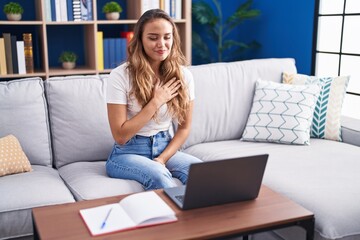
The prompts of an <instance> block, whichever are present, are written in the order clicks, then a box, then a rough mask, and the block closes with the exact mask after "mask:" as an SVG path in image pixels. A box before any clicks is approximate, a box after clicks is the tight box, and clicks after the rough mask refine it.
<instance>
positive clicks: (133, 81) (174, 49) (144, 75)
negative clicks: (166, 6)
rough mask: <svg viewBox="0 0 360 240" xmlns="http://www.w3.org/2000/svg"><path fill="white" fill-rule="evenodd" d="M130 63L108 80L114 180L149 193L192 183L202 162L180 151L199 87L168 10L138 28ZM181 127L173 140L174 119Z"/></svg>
mask: <svg viewBox="0 0 360 240" xmlns="http://www.w3.org/2000/svg"><path fill="white" fill-rule="evenodd" d="M128 55H129V57H128V60H127V62H126V63H124V64H122V65H120V66H118V67H117V68H115V69H114V70H113V71H112V72H111V73H110V76H109V79H108V92H107V103H108V104H107V106H108V118H109V123H110V128H111V132H112V135H113V137H114V139H115V144H114V147H113V150H112V152H111V154H110V156H109V158H108V160H107V163H106V171H107V174H108V175H109V176H110V177H113V178H121V179H131V180H136V181H138V182H139V183H141V184H142V185H143V186H144V188H145V190H149V189H159V188H167V187H174V186H176V184H175V182H174V181H173V178H172V177H175V178H178V179H179V180H180V181H181V182H182V183H183V184H186V181H187V176H188V170H189V166H190V164H192V163H196V162H200V160H199V159H197V158H195V157H193V156H190V155H187V154H185V153H182V152H179V151H178V149H179V148H180V146H181V145H182V144H183V143H184V142H185V140H186V138H187V137H188V135H189V132H190V127H191V116H192V108H193V99H194V83H193V78H192V75H191V73H190V72H189V70H187V69H186V68H184V67H182V65H184V64H185V57H184V55H183V54H182V52H181V49H180V38H179V34H178V32H177V28H176V26H175V24H174V22H173V21H172V19H171V18H170V17H169V16H168V15H167V14H166V13H165V12H164V11H162V10H159V9H152V10H149V11H147V12H145V13H144V14H143V15H142V16H141V17H140V19H139V21H138V22H137V24H136V25H135V28H134V37H133V38H132V40H131V41H130V43H129V47H128ZM173 118H175V119H177V121H178V128H177V131H176V133H175V134H174V137H173V138H171V136H170V134H169V128H170V126H171V122H172V119H173Z"/></svg>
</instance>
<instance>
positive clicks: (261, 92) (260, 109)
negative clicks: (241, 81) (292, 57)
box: [241, 79, 320, 145]
mask: <svg viewBox="0 0 360 240" xmlns="http://www.w3.org/2000/svg"><path fill="white" fill-rule="evenodd" d="M319 91H320V87H319V86H318V85H317V84H312V85H306V86H305V85H304V86H295V85H294V86H292V85H288V84H281V83H275V82H271V81H263V80H260V79H259V80H258V81H257V82H256V90H255V95H254V100H253V104H252V107H251V112H250V115H249V118H248V121H247V123H246V128H245V130H244V133H243V135H242V138H241V139H242V140H243V141H255V142H275V143H285V144H301V145H303V144H305V145H309V144H310V125H311V120H312V116H313V113H314V107H315V103H316V101H317V98H318V96H319Z"/></svg>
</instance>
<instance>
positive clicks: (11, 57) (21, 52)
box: [0, 33, 33, 75]
mask: <svg viewBox="0 0 360 240" xmlns="http://www.w3.org/2000/svg"><path fill="white" fill-rule="evenodd" d="M31 44H32V43H31ZM31 57H32V55H31ZM32 62H33V61H32V59H31V63H32ZM26 69H27V68H26V63H25V47H24V41H22V40H20V41H18V40H17V38H16V36H15V35H11V34H10V33H3V34H2V38H0V75H7V74H26V73H29V72H27V71H26Z"/></svg>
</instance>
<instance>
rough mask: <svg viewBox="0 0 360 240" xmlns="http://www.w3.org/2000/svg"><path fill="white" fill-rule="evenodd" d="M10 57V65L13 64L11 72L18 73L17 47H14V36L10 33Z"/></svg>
mask: <svg viewBox="0 0 360 240" xmlns="http://www.w3.org/2000/svg"><path fill="white" fill-rule="evenodd" d="M11 56H12V57H11V58H12V65H13V73H14V74H18V73H19V68H18V59H17V47H16V36H14V35H11Z"/></svg>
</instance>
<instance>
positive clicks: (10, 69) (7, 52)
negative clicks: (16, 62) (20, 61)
mask: <svg viewBox="0 0 360 240" xmlns="http://www.w3.org/2000/svg"><path fill="white" fill-rule="evenodd" d="M3 38H4V42H5V58H6V71H7V73H8V74H13V73H14V71H13V63H12V51H11V34H10V33H3Z"/></svg>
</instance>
